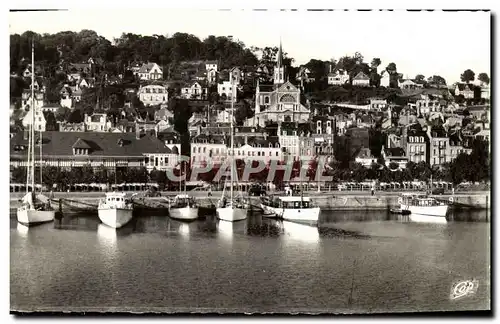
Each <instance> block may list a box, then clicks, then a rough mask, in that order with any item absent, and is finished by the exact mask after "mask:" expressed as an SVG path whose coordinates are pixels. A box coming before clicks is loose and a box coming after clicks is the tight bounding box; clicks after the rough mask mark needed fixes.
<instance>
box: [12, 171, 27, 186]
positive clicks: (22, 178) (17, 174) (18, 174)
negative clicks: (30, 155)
mask: <svg viewBox="0 0 500 324" xmlns="http://www.w3.org/2000/svg"><path fill="white" fill-rule="evenodd" d="M10 179H11V181H12V182H13V183H26V167H16V168H13V169H12V172H11V175H10Z"/></svg>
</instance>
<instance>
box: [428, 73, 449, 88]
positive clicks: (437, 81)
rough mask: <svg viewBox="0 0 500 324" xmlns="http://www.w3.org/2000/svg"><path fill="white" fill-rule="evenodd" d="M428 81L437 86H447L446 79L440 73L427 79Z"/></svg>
mask: <svg viewBox="0 0 500 324" xmlns="http://www.w3.org/2000/svg"><path fill="white" fill-rule="evenodd" d="M427 82H428V83H430V84H433V85H436V86H445V85H446V80H445V79H444V78H443V77H442V76H440V75H433V76H431V77H429V78H428V79H427Z"/></svg>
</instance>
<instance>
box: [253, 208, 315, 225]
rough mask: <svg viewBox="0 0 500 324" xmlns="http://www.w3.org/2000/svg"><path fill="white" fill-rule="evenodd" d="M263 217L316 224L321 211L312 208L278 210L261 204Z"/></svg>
mask: <svg viewBox="0 0 500 324" xmlns="http://www.w3.org/2000/svg"><path fill="white" fill-rule="evenodd" d="M261 208H262V210H263V211H264V216H265V217H276V218H280V219H284V220H289V221H296V222H317V221H318V219H319V214H320V212H321V209H320V208H319V207H313V208H279V207H271V206H267V205H265V204H261Z"/></svg>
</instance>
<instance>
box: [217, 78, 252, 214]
mask: <svg viewBox="0 0 500 324" xmlns="http://www.w3.org/2000/svg"><path fill="white" fill-rule="evenodd" d="M235 87H236V86H235V85H234V84H233V85H232V88H231V90H232V96H231V118H230V119H231V150H230V151H229V154H228V157H229V158H230V168H231V182H230V195H229V201H226V197H225V196H224V193H225V190H224V193H223V194H222V197H221V200H220V201H219V204H218V206H217V209H216V212H217V218H219V219H220V220H223V221H228V222H235V221H239V220H244V219H246V218H247V210H248V206H247V204H245V202H244V201H243V200H241V199H239V200H237V199H235V197H234V188H233V183H234V174H235V172H234V128H233V123H234V121H233V119H234V97H235V95H234V93H235V91H234V90H235ZM224 187H225V186H224ZM224 189H225V188H224Z"/></svg>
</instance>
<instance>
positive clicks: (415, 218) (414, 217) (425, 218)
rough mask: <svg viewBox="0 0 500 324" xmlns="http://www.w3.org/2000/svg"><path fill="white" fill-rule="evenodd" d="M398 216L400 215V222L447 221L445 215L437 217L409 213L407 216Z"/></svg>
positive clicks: (441, 222)
mask: <svg viewBox="0 0 500 324" xmlns="http://www.w3.org/2000/svg"><path fill="white" fill-rule="evenodd" d="M399 217H400V220H401V221H402V222H411V223H427V224H446V223H448V221H447V220H446V217H438V216H429V215H419V214H411V215H408V216H402V215H400V216H399Z"/></svg>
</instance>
